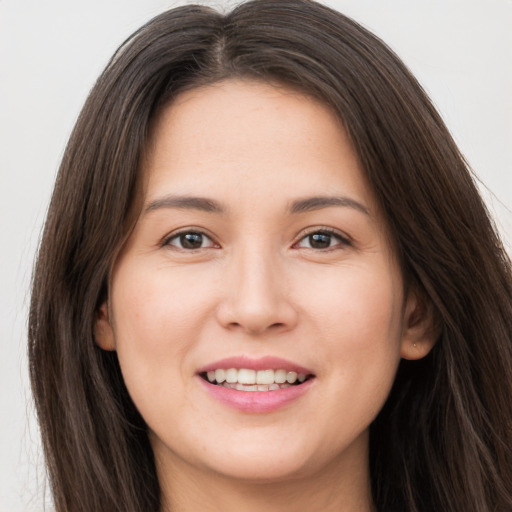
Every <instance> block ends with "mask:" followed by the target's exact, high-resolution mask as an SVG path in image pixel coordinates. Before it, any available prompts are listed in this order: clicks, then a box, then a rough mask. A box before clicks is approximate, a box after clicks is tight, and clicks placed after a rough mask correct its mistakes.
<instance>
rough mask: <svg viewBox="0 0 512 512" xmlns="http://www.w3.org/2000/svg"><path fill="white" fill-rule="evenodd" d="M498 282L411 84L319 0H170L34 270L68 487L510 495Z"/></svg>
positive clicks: (129, 499) (147, 498) (35, 326)
mask: <svg viewBox="0 0 512 512" xmlns="http://www.w3.org/2000/svg"><path fill="white" fill-rule="evenodd" d="M511 341H512V278H511V272H510V261H509V260H508V258H507V257H506V254H505V252H504V250H503V248H502V246H501V244H500V241H499V239H498V237H497V236H496V234H495V231H494V229H493V226H492V223H491V222H490V221H489V217H488V214H487V212H486V210H485V207H484V205H483V203H482V201H481V199H480V197H479V195H478V192H477V191H476V188H475V186H474V183H473V180H472V178H471V175H470V173H469V172H468V170H467V166H466V164H465V162H464V160H463V158H462V157H461V155H460V154H459V152H458V150H457V148H456V147H455V145H454V143H453V141H452V139H451V137H450V135H449V134H448V132H447V130H446V128H445V126H444V124H443V122H442V121H441V119H440V118H439V116H438V114H437V113H436V111H435V110H434V108H433V107H432V105H431V103H430V102H429V100H428V99H427V98H426V96H425V94H424V92H423V91H422V89H421V87H420V86H419V85H418V84H417V82H416V81H415V80H414V78H413V77H412V76H411V75H410V74H409V72H408V71H407V70H406V69H405V67H404V66H403V64H402V63H401V62H400V61H399V60H398V59H397V57H396V56H395V55H394V54H393V53H392V52H391V51H390V50H389V49H388V48H387V47H386V46H385V45H384V44H383V43H382V42H381V41H379V40H378V39H377V38H376V37H375V36H373V35H371V34H369V33H368V32H367V31H366V30H364V29H362V28H361V27H360V26H359V25H357V24H356V23H354V22H353V21H351V20H349V19H347V18H346V17H344V16H342V15H341V14H339V13H336V12H334V11H332V10H330V9H328V8H326V7H323V6H321V5H319V4H316V3H314V2H310V1H297V0H284V1H271V0H256V1H253V2H247V3H245V4H242V5H240V6H239V7H237V8H236V9H234V10H233V11H232V12H231V13H228V14H226V15H221V14H219V13H217V12H216V11H214V10H211V9H208V8H205V7H198V6H188V7H181V8H177V9H173V10H171V11H168V12H167V13H164V14H162V15H160V16H158V17H157V18H155V19H154V20H153V21H152V22H150V23H149V24H147V25H146V26H145V27H143V28H142V29H141V30H139V31H138V32H137V33H136V34H135V35H134V36H133V37H132V38H130V39H129V40H128V41H127V42H126V43H125V44H124V45H123V46H122V47H121V48H120V49H119V51H118V52H117V53H116V55H115V56H114V57H113V59H112V61H111V62H110V64H109V65H108V66H107V69H106V70H105V71H104V73H103V74H102V76H101V77H100V78H99V80H98V82H97V84H96V86H95V87H94V89H93V91H92V92H91V94H90V97H89V99H88V100H87V102H86V105H85V106H84V109H83V111H82V113H81V115H80V118H79V120H78V122H77V125H76V127H75V130H74V132H73V134H72V136H71V140H70V142H69V145H68V148H67V150H66V153H65V155H64V159H63V163H62V166H61V169H60V172H59V176H58V179H57V183H56V186H55V191H54V195H53V198H52V203H51V206H50V211H49V214H48V220H47V223H46V227H45V232H44V236H43V240H42V245H41V249H40V255H39V259H38V263H37V267H36V270H35V277H34V289H33V296H32V308H31V316H30V348H29V350H30V358H31V374H32V385H33V390H34V395H35V400H36V404H37V410H38V414H39V419H40V423H41V430H42V435H43V442H44V447H45V453H46V458H47V464H48V468H49V472H50V477H51V482H52V488H53V495H54V498H55V505H56V508H57V510H59V511H61V510H62V511H63V510H72V511H82V510H83V511H92V510H109V511H111V510H112V511H114V510H119V511H121V510H122V511H127V510H133V511H141V512H142V511H149V510H154V511H167V510H176V511H185V510H220V509H222V510H232V509H233V510H234V509H235V508H236V509H242V510H263V509H265V510H279V511H285V510H291V509H294V510H296V509H309V510H323V511H329V510H340V511H341V510H343V511H352V510H357V511H370V510H377V511H386V512H387V511H392V512H394V511H418V512H419V511H429V512H430V511H433V510H443V511H456V510H457V511H460V510H475V511H479V512H484V511H491V510H493V511H494V510H504V511H505V510H510V509H511V508H512V466H511V462H510V461H511V460H512V454H511V446H512V430H511V425H512V418H511V411H510V404H511V403H512V383H511V379H510V377H511V375H512V354H511V349H512V343H511Z"/></svg>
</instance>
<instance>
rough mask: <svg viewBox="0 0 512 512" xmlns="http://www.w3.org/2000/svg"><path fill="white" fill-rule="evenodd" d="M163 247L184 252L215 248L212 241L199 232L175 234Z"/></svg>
mask: <svg viewBox="0 0 512 512" xmlns="http://www.w3.org/2000/svg"><path fill="white" fill-rule="evenodd" d="M163 245H164V246H171V247H176V248H178V249H184V250H194V249H196V250H197V249H205V248H208V247H215V244H214V242H213V241H212V239H211V238H210V237H209V236H206V235H205V234H204V233H201V232H200V231H182V232H181V233H176V234H175V235H172V236H171V237H169V238H167V239H166V240H165V242H164V244H163Z"/></svg>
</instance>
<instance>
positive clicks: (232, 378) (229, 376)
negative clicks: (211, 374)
mask: <svg viewBox="0 0 512 512" xmlns="http://www.w3.org/2000/svg"><path fill="white" fill-rule="evenodd" d="M237 381H238V370H237V369H236V368H230V369H229V370H226V382H229V383H230V384H233V383H235V382H237Z"/></svg>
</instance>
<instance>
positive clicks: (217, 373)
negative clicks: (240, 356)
mask: <svg viewBox="0 0 512 512" xmlns="http://www.w3.org/2000/svg"><path fill="white" fill-rule="evenodd" d="M200 375H201V377H202V378H203V379H205V380H207V381H208V382H210V383H212V384H216V385H219V386H224V387H225V388H229V389H236V390H237V391H277V390H279V389H285V388H288V387H291V386H297V385H299V384H302V383H303V382H305V381H306V380H308V379H309V378H311V377H312V375H311V374H306V373H298V372H294V371H288V370H284V369H278V370H271V369H268V370H253V369H249V368H239V369H237V368H227V369H223V368H219V369H216V370H210V371H208V372H203V373H201V374H200Z"/></svg>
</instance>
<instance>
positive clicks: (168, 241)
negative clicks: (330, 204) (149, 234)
mask: <svg viewBox="0 0 512 512" xmlns="http://www.w3.org/2000/svg"><path fill="white" fill-rule="evenodd" d="M185 235H198V236H200V237H202V238H203V240H202V241H204V238H206V239H207V240H209V241H210V242H211V244H212V245H214V246H217V247H219V246H218V244H216V243H215V242H214V241H213V239H212V238H211V237H210V236H208V235H207V234H206V233H204V232H203V231H201V230H199V229H198V230H195V229H187V230H183V231H180V232H178V233H174V234H172V235H171V236H168V237H166V238H165V239H164V240H163V241H162V244H161V245H162V247H169V246H170V247H174V248H175V249H178V250H181V251H185V252H192V251H194V252H195V251H199V250H201V249H208V248H209V247H195V248H185V247H183V241H181V247H179V246H176V245H173V244H172V242H173V241H174V240H180V238H181V237H183V236H185ZM313 235H324V236H325V235H327V236H329V237H333V238H335V239H337V240H338V242H339V243H338V244H336V245H334V246H330V247H326V248H314V247H303V248H304V249H308V250H312V251H315V252H326V251H332V250H335V249H336V248H338V247H339V246H341V247H348V246H351V245H352V244H351V241H350V240H349V239H348V237H346V236H344V235H342V234H341V233H340V232H338V231H336V230H334V229H332V228H327V227H321V228H318V227H317V228H315V229H312V230H310V231H308V232H306V233H302V234H301V236H300V238H299V240H298V241H297V242H295V243H294V244H293V246H292V248H300V247H298V246H299V244H300V243H301V242H302V241H303V240H306V239H307V238H308V237H311V236H313ZM329 241H331V240H329ZM310 244H311V241H310Z"/></svg>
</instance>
